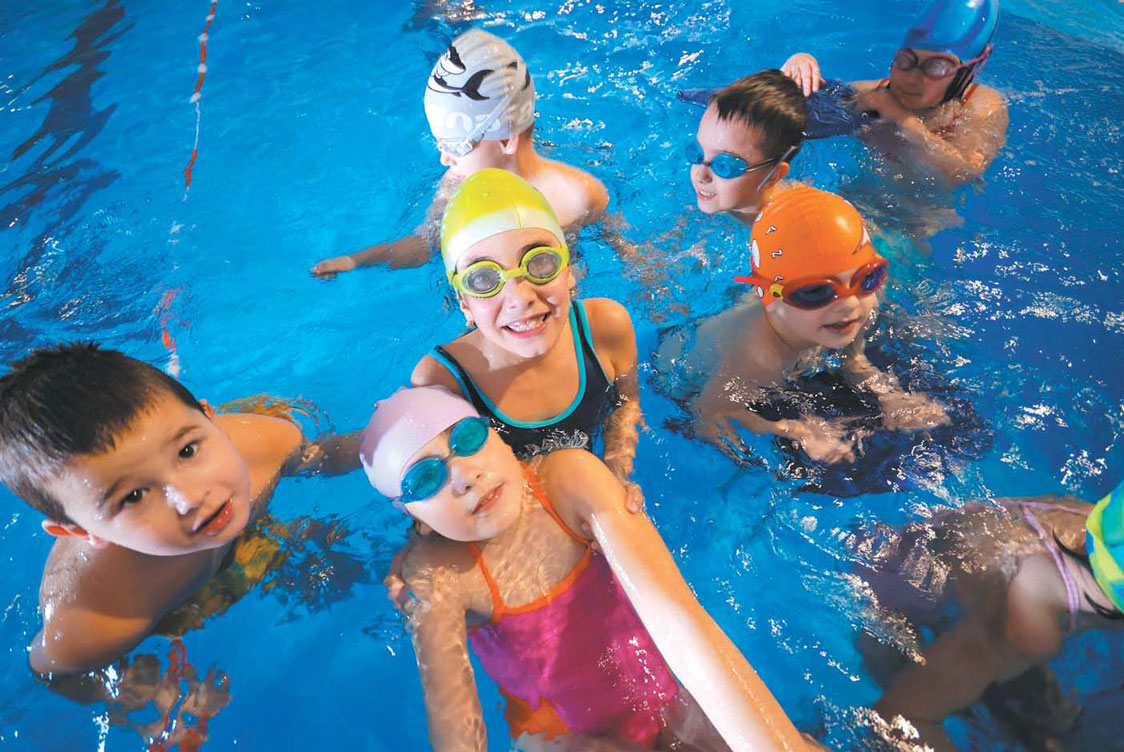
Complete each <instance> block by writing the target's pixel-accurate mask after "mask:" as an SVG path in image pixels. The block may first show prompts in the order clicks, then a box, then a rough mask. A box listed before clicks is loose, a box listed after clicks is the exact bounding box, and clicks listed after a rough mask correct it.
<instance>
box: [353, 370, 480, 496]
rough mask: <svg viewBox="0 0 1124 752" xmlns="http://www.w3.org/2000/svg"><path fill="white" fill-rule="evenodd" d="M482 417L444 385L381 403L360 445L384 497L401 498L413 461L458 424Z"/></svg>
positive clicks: (369, 472) (367, 468)
mask: <svg viewBox="0 0 1124 752" xmlns="http://www.w3.org/2000/svg"><path fill="white" fill-rule="evenodd" d="M479 416H480V414H479V413H478V412H476V408H474V407H473V406H472V405H471V404H470V403H469V402H468V401H467V400H465V399H463V398H461V397H458V396H457V395H455V394H453V393H452V392H450V391H449V390H448V389H446V388H445V387H443V386H419V387H414V388H403V389H399V390H398V391H397V392H395V393H394V394H392V395H390V396H389V397H387V398H386V399H384V400H381V401H379V402H378V403H377V404H376V405H375V414H374V415H372V416H371V420H370V422H369V423H367V427H366V428H365V429H363V436H362V439H361V442H360V444H359V459H360V461H361V462H362V463H363V469H364V470H365V471H366V473H367V478H368V480H370V481H371V485H372V486H374V487H375V490H377V491H378V492H379V493H381V494H382V495H383V496H386V497H388V498H391V499H396V498H398V497H399V496H401V495H402V474H403V472H404V471H405V469H406V463H407V462H409V461H410V458H411V457H413V456H414V455H415V454H417V452H418V450H419V449H421V448H422V447H423V446H425V445H426V444H428V443H429V442H431V441H433V439H435V438H437V437H438V436H440V435H441V432H442V431H444V430H445V429H446V428H448V427H449V426H451V425H453V424H454V423H456V422H457V421H459V420H461V419H462V418H477V417H479Z"/></svg>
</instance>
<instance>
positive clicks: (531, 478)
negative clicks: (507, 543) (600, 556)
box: [523, 463, 591, 548]
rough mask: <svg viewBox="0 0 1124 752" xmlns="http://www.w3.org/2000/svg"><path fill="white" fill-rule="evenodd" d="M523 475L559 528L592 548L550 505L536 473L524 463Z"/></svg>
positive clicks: (587, 540) (589, 542) (588, 541)
mask: <svg viewBox="0 0 1124 752" xmlns="http://www.w3.org/2000/svg"><path fill="white" fill-rule="evenodd" d="M523 475H524V476H525V477H526V478H527V485H529V486H530V487H531V493H533V494H534V495H535V498H536V499H537V500H538V502H539V504H542V508H543V509H545V510H546V513H547V514H549V515H550V516H551V519H553V520H554V521H555V522H557V523H558V526H559V527H561V528H562V529H563V530H564V531H565V532H566V534H567V535H569V536H570V537H571V538H573V539H574V540H575V541H577V542H578V543H580V544H582V545H583V546H585V547H586V548H589V547H590V546H591V541H590V540H589V539H588V538H583V537H582V536H580V535H578V534H577V533H575V532H574V531H573V530H571V529H570V526H569V525H567V524H566V521H565V520H563V519H562V518H561V517H560V516H559V515H558V512H557V511H555V509H554V505H553V504H551V503H550V499H548V498H547V497H546V494H545V493H544V492H543V490H542V486H540V485H539V478H538V476H537V475H535V471H534V470H532V469H531V466H530V465H528V464H527V463H523Z"/></svg>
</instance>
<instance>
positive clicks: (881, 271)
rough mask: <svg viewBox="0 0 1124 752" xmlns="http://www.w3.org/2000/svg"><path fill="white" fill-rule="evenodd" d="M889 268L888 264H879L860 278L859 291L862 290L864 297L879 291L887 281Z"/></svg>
mask: <svg viewBox="0 0 1124 752" xmlns="http://www.w3.org/2000/svg"><path fill="white" fill-rule="evenodd" d="M887 267H888V264H878V265H877V266H875V267H874V268H872V269H869V270H867V271H866V272H864V273H863V274H862V276H861V277H860V278H859V289H860V290H862V292H863V294H864V295H869V294H870V293H872V292H877V291H878V288H879V287H881V286H882V283H883V282H885V281H886V269H887Z"/></svg>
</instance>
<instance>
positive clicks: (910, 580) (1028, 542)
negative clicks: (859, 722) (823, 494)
mask: <svg viewBox="0 0 1124 752" xmlns="http://www.w3.org/2000/svg"><path fill="white" fill-rule="evenodd" d="M1122 567H1124V484H1122V485H1120V486H1117V488H1116V489H1115V490H1114V491H1113V492H1112V493H1110V494H1109V495H1108V496H1106V497H1104V498H1103V499H1101V501H1100V502H1099V503H1097V504H1096V505H1095V506H1094V505H1091V504H1089V503H1087V502H1085V501H1082V500H1080V499H1076V498H1074V497H1062V498H1058V497H1055V496H1043V497H1036V498H1029V499H1028V498H1020V499H1002V500H1000V503H999V506H998V507H994V506H983V505H979V504H972V505H968V506H966V507H964V508H962V509H958V510H955V511H951V512H946V513H944V514H942V515H940V516H939V518H938V520H936V521H935V522H930V523H925V524H920V523H919V524H916V525H910V526H908V527H907V528H906V529H905V530H903V531H901V532H900V533H894V532H892V531H891V533H890V536H889V538H888V540H887V542H886V545H884V546H879V547H877V548H875V549H874V550H873V551H872V552H871V556H870V560H869V563H865V565H864V568H867V569H868V571H867V572H866V574H865V576H866V579H868V580H869V582H870V584H871V586H872V588H873V592H874V594H875V596H876V598H877V600H878V606H879V608H880V609H886V610H893V611H899V612H903V613H904V614H905V615H906V616H907V617H909V618H910V620H911V622H912V625H913V628H914V629H921V628H923V627H927V628H930V629H935V630H937V631H938V632H943V634H940V636H938V637H937V638H936V639H935V640H933V641H932V642H930V643H929V644H928V645H926V646H925V647H924V648H923V649H922V650H921V659H920V660H915V662H911V663H909V664H908V666H907V667H906V668H905V669H904V670H902V671H901V672H900V673H898V674H897V676H895V677H894V678H893V679H892V681H890V682H889V685H888V686H887V688H886V691H885V693H884V694H883V695H882V698H881V699H880V700H879V701H878V703H877V705H876V706H875V709H876V710H877V711H878V712H879V713H880V714H881V715H882V717H883V718H884V719H885V720H886V721H888V722H890V727H899V728H900V724H896V723H893V722H892V721H893V719H894V718H895V717H896V716H901V717H902V718H905V719H906V720H908V721H909V722H910V723H911V724H912V725H913V726H914V727H915V728H916V730H917V731H918V732H919V733H920V739H919V740H914V741H915V742H916V741H920V742H922V743H924V744H927V745H929V747H930V748H932V749H935V750H938V751H939V752H943V751H944V750H954V749H956V747H955V746H954V744H953V742H952V741H951V739H950V738H949V736H948V734H947V733H946V732H945V731H944V728H943V726H942V722H943V721H944V719H945V718H946V717H947V716H949V715H951V714H953V713H956V712H957V711H959V710H961V709H964V708H967V707H968V706H969V705H971V704H973V703H975V702H977V701H978V700H980V698H981V696H982V695H983V694H984V690H985V689H987V688H988V687H989V685H993V684H995V683H1003V682H1007V681H1011V680H1013V679H1015V678H1016V677H1019V676H1020V675H1023V674H1025V673H1026V672H1027V671H1029V670H1030V669H1032V668H1034V667H1039V666H1042V665H1043V664H1045V663H1047V662H1048V661H1050V660H1052V659H1053V658H1054V657H1055V656H1056V655H1057V654H1058V652H1059V651H1060V649H1061V646H1062V643H1063V642H1064V641H1065V640H1066V639H1067V638H1068V637H1069V636H1071V635H1073V634H1075V633H1077V632H1080V631H1084V630H1087V629H1120V628H1121V627H1122V626H1124V569H1122ZM953 604H955V605H956V606H957V608H956V613H957V614H958V618H957V619H956V620H955V622H954V624H952V625H951V627H949V625H948V624H946V623H945V622H946V621H948V611H949V608H948V607H949V606H950V605H953ZM914 639H915V640H916V637H915V638H914ZM1039 721H1040V722H1041V719H1039ZM1037 736H1038V737H1039V738H1037V739H1035V741H1036V742H1039V743H1042V744H1043V748H1053V747H1050V746H1049V745H1048V744H1046V743H1045V740H1043V739H1042V738H1041V736H1042V734H1041V733H1040V734H1038V735H1037Z"/></svg>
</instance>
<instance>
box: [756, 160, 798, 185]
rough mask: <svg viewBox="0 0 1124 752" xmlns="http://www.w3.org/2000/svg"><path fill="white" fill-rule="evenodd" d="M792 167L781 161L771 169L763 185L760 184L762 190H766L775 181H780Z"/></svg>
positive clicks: (775, 182)
mask: <svg viewBox="0 0 1124 752" xmlns="http://www.w3.org/2000/svg"><path fill="white" fill-rule="evenodd" d="M791 169H792V165H790V164H789V163H788V162H781V163H780V164H779V165H777V166H776V168H774V169H773V174H772V175H770V176H769V179H768V180H766V181H765V185H763V186H761V190H762V191H767V190H769V189H770V188H772V187H773V186H774V185H776V184H777V183H779V182H781V181H782V180H784V179H785V177H786V176H787V175H788V171H789V170H791Z"/></svg>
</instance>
